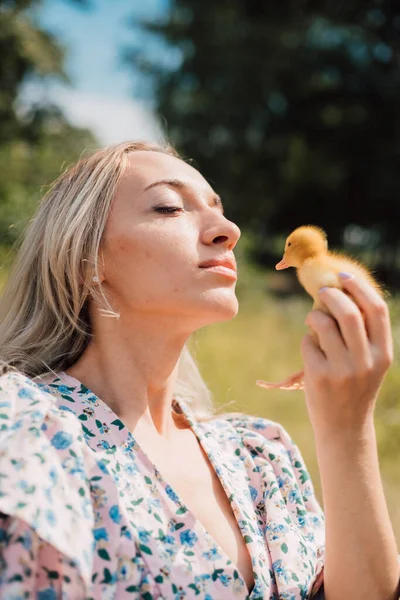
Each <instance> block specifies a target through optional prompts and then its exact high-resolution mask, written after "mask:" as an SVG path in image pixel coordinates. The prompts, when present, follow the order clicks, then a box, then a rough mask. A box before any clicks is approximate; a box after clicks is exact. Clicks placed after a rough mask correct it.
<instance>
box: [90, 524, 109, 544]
mask: <svg viewBox="0 0 400 600" xmlns="http://www.w3.org/2000/svg"><path fill="white" fill-rule="evenodd" d="M93 536H94V539H95V540H96V541H97V542H98V541H99V540H105V541H106V542H107V541H108V532H107V529H106V528H105V527H98V528H97V529H94V530H93Z"/></svg>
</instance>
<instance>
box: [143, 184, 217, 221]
mask: <svg viewBox="0 0 400 600" xmlns="http://www.w3.org/2000/svg"><path fill="white" fill-rule="evenodd" d="M159 185H169V186H171V187H175V188H178V189H182V188H189V187H190V185H189V184H187V183H185V182H184V181H182V180H181V179H160V181H154V182H153V183H150V185H148V186H147V187H145V188H144V191H145V192H146V191H147V190H150V189H151V188H154V187H156V186H159ZM213 200H214V205H215V206H218V208H219V209H220V210H221V212H222V214H224V205H223V204H222V200H221V197H220V196H218V194H215V193H214V195H213Z"/></svg>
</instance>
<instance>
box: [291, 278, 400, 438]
mask: <svg viewBox="0 0 400 600" xmlns="http://www.w3.org/2000/svg"><path fill="white" fill-rule="evenodd" d="M343 288H344V289H345V290H346V291H347V292H348V293H350V294H351V296H352V298H353V299H354V302H353V300H352V299H350V298H349V297H348V296H347V295H346V294H344V293H343V292H342V291H341V290H338V289H336V288H323V290H322V291H321V292H320V298H321V301H322V302H323V303H324V304H325V305H326V306H327V308H328V309H329V311H330V312H331V313H332V315H333V317H334V318H333V317H331V316H330V315H328V314H326V313H324V312H322V311H320V310H313V311H311V312H310V313H309V314H308V316H307V319H306V324H307V325H309V327H311V329H312V330H313V331H314V332H315V334H316V336H317V338H318V342H317V341H316V340H315V339H314V338H313V336H312V335H306V336H305V337H304V338H303V341H302V355H303V360H304V389H305V396H306V402H307V408H308V413H309V416H310V420H311V424H312V426H313V429H314V432H315V433H316V434H318V435H321V434H324V433H334V432H343V431H351V432H353V433H356V432H357V430H361V429H362V428H363V427H364V426H365V425H367V424H369V423H370V422H371V421H373V411H374V408H375V402H376V398H377V394H378V391H379V388H380V386H381V384H382V381H383V378H384V376H385V374H386V371H387V370H388V368H389V366H390V365H391V363H392V360H393V342H392V334H391V327H390V318H389V310H388V307H387V304H386V302H385V301H384V300H383V299H382V298H381V297H380V296H379V294H378V293H377V292H376V291H375V290H374V289H373V288H372V287H371V286H370V285H369V284H368V283H367V282H365V281H361V280H359V279H356V278H354V277H351V278H348V279H344V280H343ZM360 309H361V310H360ZM363 315H364V316H363Z"/></svg>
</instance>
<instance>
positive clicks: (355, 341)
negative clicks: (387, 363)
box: [320, 287, 370, 363]
mask: <svg viewBox="0 0 400 600" xmlns="http://www.w3.org/2000/svg"><path fill="white" fill-rule="evenodd" d="M320 298H321V301H322V302H323V303H324V304H325V305H326V306H327V307H328V309H329V311H330V312H331V313H332V315H333V317H334V318H335V319H336V321H337V323H338V327H339V329H340V332H341V334H342V337H343V340H344V343H345V344H346V347H347V348H348V350H349V351H350V353H351V354H352V356H353V358H354V360H355V361H356V362H358V363H360V362H362V361H366V360H368V359H369V356H370V348H369V340H368V335H367V331H366V329H365V324H364V319H363V317H362V314H361V312H360V310H359V308H358V306H357V304H356V303H355V302H353V300H351V298H349V297H348V296H347V295H346V294H345V293H343V291H342V290H339V289H337V288H333V287H330V288H325V289H324V290H323V291H322V292H320Z"/></svg>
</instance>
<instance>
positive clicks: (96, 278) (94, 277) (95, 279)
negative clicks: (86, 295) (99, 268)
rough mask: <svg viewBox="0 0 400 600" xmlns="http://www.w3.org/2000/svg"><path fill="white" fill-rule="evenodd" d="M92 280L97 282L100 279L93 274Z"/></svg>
mask: <svg viewBox="0 0 400 600" xmlns="http://www.w3.org/2000/svg"><path fill="white" fill-rule="evenodd" d="M93 281H94V282H95V283H99V281H100V279H99V278H98V277H97V275H94V276H93Z"/></svg>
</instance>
